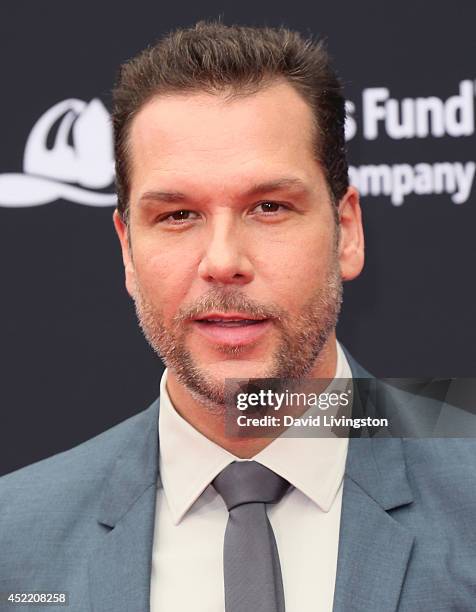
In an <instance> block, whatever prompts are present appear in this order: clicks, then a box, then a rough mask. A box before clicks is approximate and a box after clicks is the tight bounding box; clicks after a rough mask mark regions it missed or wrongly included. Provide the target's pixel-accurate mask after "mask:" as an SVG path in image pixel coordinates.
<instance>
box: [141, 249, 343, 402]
mask: <svg viewBox="0 0 476 612" xmlns="http://www.w3.org/2000/svg"><path fill="white" fill-rule="evenodd" d="M341 303H342V279H341V276H340V270H339V265H338V259H337V254H336V252H334V253H333V257H332V260H331V265H330V267H329V270H328V273H327V278H326V281H325V282H324V285H323V286H322V287H320V288H319V289H318V290H317V291H316V293H315V294H314V295H313V296H312V298H311V299H310V300H309V301H308V302H307V303H306V304H304V305H303V307H302V309H301V312H300V313H299V315H298V316H293V317H290V316H289V314H288V313H286V312H285V311H283V309H281V308H279V307H278V306H277V305H275V304H270V305H267V306H263V305H262V304H259V303H257V302H256V301H254V300H251V299H250V298H248V297H247V296H246V295H244V294H243V293H241V292H240V291H239V290H236V289H233V290H232V291H229V290H226V291H225V289H224V288H220V287H217V286H216V287H214V288H213V289H211V290H210V291H209V292H208V293H207V294H205V295H204V296H203V297H202V298H201V299H200V300H198V301H196V302H195V303H194V304H193V305H192V306H189V307H185V308H182V309H180V310H179V312H178V313H177V314H176V316H175V317H174V318H173V320H172V323H171V324H170V325H166V324H165V322H164V317H163V315H162V313H161V311H160V310H159V309H157V308H156V307H154V306H153V304H152V303H151V302H150V300H148V299H147V298H146V297H145V296H144V294H143V292H142V291H141V289H140V287H139V286H138V285H136V291H135V296H134V304H135V309H136V315H137V318H138V322H139V325H140V327H141V329H142V332H143V333H144V336H145V338H146V340H147V342H148V343H149V344H150V346H151V347H152V349H153V350H154V351H155V352H156V353H157V355H158V356H159V357H160V358H161V359H162V360H163V362H164V363H165V365H166V366H167V368H169V369H170V370H173V372H174V374H175V376H176V378H177V380H178V381H179V382H180V383H181V384H183V385H184V386H185V387H186V388H187V389H188V391H189V392H190V394H191V395H192V397H193V398H194V399H195V400H197V401H198V402H199V403H201V404H203V405H204V406H205V407H206V408H208V409H209V410H210V411H212V412H222V411H223V410H224V406H225V399H226V396H225V380H224V379H222V380H217V379H213V377H212V376H211V375H210V374H209V373H208V372H207V371H206V370H205V368H202V367H200V365H199V364H198V363H197V362H196V360H195V359H194V358H193V356H192V354H191V352H190V351H189V350H188V349H187V346H186V336H187V331H188V329H189V325H190V320H191V319H192V318H193V317H196V316H198V315H200V314H202V313H205V312H214V311H215V312H223V313H226V312H233V311H235V312H236V311H238V312H242V311H244V312H246V313H248V314H251V315H252V316H254V317H257V318H261V317H266V318H270V319H272V324H273V325H274V326H275V327H276V329H277V331H278V333H279V336H280V340H279V344H278V347H277V349H276V351H275V352H274V354H273V356H272V359H271V364H270V366H269V367H268V368H264V370H260V371H259V372H258V371H257V372H255V373H253V374H252V377H253V378H283V379H288V378H290V379H297V380H299V379H303V378H306V376H307V375H308V374H309V372H310V371H311V370H312V369H313V368H314V367H315V366H316V365H317V364H318V363H319V360H320V358H321V357H322V354H323V349H324V347H325V346H326V343H327V340H328V339H329V336H330V334H331V332H332V331H333V330H334V329H335V326H336V324H337V319H338V316H339V312H340V308H341ZM217 350H219V351H220V352H221V353H222V354H224V355H227V356H229V357H231V358H233V357H238V356H239V355H240V354H241V353H242V352H243V351H245V350H246V347H242V346H228V345H227V346H225V345H221V346H220V345H218V347H217Z"/></svg>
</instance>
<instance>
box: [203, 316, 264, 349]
mask: <svg viewBox="0 0 476 612" xmlns="http://www.w3.org/2000/svg"><path fill="white" fill-rule="evenodd" d="M193 323H194V324H195V325H196V329H197V330H198V331H199V332H200V333H201V334H202V335H203V336H205V337H206V338H207V339H208V340H209V341H211V342H213V343H218V344H228V345H246V344H250V343H252V342H254V341H256V340H258V339H259V337H260V336H261V335H262V334H263V333H264V332H265V331H266V330H267V329H268V327H269V324H270V323H271V320H270V319H268V318H264V317H254V316H253V315H250V314H248V313H229V314H228V313H227V314H223V313H207V314H205V315H201V316H199V317H197V318H195V319H194V320H193Z"/></svg>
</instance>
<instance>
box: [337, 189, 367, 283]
mask: <svg viewBox="0 0 476 612" xmlns="http://www.w3.org/2000/svg"><path fill="white" fill-rule="evenodd" d="M338 214H339V224H340V240H339V263H340V271H341V276H342V280H352V279H353V278H355V277H356V276H358V275H359V274H360V272H361V271H362V268H363V266H364V231H363V228H362V212H361V210H360V202H359V193H358V191H357V190H356V189H355V187H349V188H348V189H347V191H346V193H345V195H344V197H343V198H342V199H341V201H340V202H339V209H338Z"/></svg>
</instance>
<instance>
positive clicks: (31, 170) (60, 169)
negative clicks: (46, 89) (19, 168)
mask: <svg viewBox="0 0 476 612" xmlns="http://www.w3.org/2000/svg"><path fill="white" fill-rule="evenodd" d="M54 126H57V127H58V129H57V133H56V136H55V139H54V144H53V147H52V148H48V146H47V139H48V136H49V134H50V132H51V130H52V129H53V128H54ZM68 141H72V142H73V145H71V144H69V142H68ZM113 160H114V154H113V145H112V128H111V122H110V117H109V113H108V112H107V110H106V108H105V107H104V105H103V103H102V102H101V101H100V100H98V99H97V98H94V99H93V100H91V101H90V102H89V103H86V102H84V101H83V100H78V99H76V98H70V99H68V100H63V101H62V102H58V104H55V105H54V106H53V107H52V108H50V109H49V110H47V111H46V112H45V113H44V114H43V115H42V116H41V117H40V118H39V119H38V121H37V122H36V123H35V125H34V126H33V129H32V130H31V132H30V135H29V136H28V140H27V143H26V146H25V154H24V157H23V174H21V173H5V174H0V206H11V207H26V206H38V205H40V204H47V203H48V202H53V201H54V200H58V199H64V200H69V201H71V202H75V203H77V204H87V205H89V206H113V205H115V204H116V195H115V194H113V193H100V192H98V191H95V190H98V189H104V188H106V187H108V186H109V185H111V183H112V181H113V179H114V161H113ZM72 183H76V185H74V184H72ZM78 185H79V186H78Z"/></svg>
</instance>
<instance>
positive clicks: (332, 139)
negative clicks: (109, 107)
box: [112, 22, 349, 221]
mask: <svg viewBox="0 0 476 612" xmlns="http://www.w3.org/2000/svg"><path fill="white" fill-rule="evenodd" d="M280 78H281V79H283V78H284V79H285V80H286V81H287V82H288V83H289V84H290V85H292V86H293V87H294V88H295V90H296V91H297V92H298V93H299V94H300V95H301V96H302V97H303V99H304V100H305V101H306V102H307V103H308V104H309V106H310V108H311V109H312V111H313V114H314V118H315V125H316V127H317V130H316V133H317V138H316V141H317V142H316V143H315V153H316V159H317V160H318V161H319V162H320V163H321V164H322V167H323V170H324V173H325V176H326V180H327V184H328V188H329V192H330V194H331V197H332V199H333V201H334V203H337V202H339V200H340V199H341V198H342V196H343V195H344V194H345V192H346V190H347V187H348V184H349V182H348V166H347V159H346V152H345V138H344V123H345V100H344V97H343V94H342V88H341V85H340V82H339V80H338V78H337V76H336V74H335V72H334V71H333V69H332V67H331V66H330V61H329V57H328V55H327V52H326V51H325V49H324V47H323V45H322V43H320V42H319V43H316V42H314V41H313V40H312V39H307V40H306V39H303V38H302V36H301V35H300V34H299V33H298V32H293V31H290V30H287V29H286V28H279V29H273V28H255V27H242V26H226V25H224V24H222V23H219V22H212V23H206V22H199V23H197V24H196V25H195V26H194V27H192V28H188V29H179V30H176V31H174V32H172V33H170V34H168V35H167V36H165V37H163V38H162V39H160V40H159V41H158V42H157V43H156V44H155V45H153V46H150V47H148V48H147V49H145V50H144V51H142V52H141V53H140V54H139V55H137V56H136V57H134V58H133V59H131V60H129V61H128V62H126V63H125V64H123V65H122V66H121V68H120V70H119V77H118V80H117V83H116V85H115V87H114V90H113V115H112V120H113V128H114V149H115V157H116V186H117V196H118V206H117V208H118V211H119V213H120V214H121V217H122V218H123V219H124V220H126V221H127V219H128V213H129V188H130V185H129V176H130V161H129V148H128V140H129V131H130V126H131V122H132V120H133V118H134V117H135V115H136V114H137V113H138V111H139V110H140V109H141V108H142V107H143V106H144V104H145V103H146V102H148V101H149V100H150V99H151V98H153V97H154V96H157V95H161V94H170V93H183V92H198V91H200V92H202V91H203V92H209V93H219V92H222V91H231V92H232V93H234V94H235V95H241V94H245V95H246V94H251V93H254V92H256V91H258V90H259V89H260V87H263V86H265V85H267V84H269V83H270V82H272V81H273V80H275V79H280Z"/></svg>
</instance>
